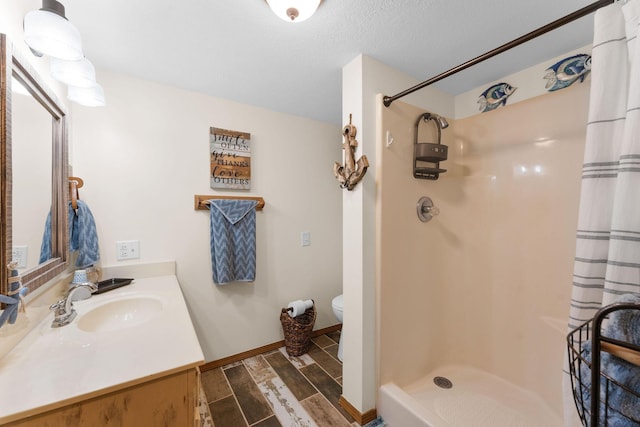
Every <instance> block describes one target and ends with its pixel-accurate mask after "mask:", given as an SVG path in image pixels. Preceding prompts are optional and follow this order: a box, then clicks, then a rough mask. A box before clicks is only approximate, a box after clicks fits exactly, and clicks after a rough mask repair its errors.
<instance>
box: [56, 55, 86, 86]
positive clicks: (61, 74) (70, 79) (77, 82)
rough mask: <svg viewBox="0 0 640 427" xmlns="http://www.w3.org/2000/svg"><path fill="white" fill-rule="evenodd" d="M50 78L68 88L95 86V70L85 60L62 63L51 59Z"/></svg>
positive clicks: (59, 60)
mask: <svg viewBox="0 0 640 427" xmlns="http://www.w3.org/2000/svg"><path fill="white" fill-rule="evenodd" d="M51 76H52V77H53V78H54V79H56V80H58V81H59V82H62V83H64V84H66V85H69V86H77V87H91V86H95V85H96V69H95V67H94V66H93V64H92V63H91V61H89V60H88V59H87V58H83V59H81V60H80V61H63V60H61V59H57V58H51Z"/></svg>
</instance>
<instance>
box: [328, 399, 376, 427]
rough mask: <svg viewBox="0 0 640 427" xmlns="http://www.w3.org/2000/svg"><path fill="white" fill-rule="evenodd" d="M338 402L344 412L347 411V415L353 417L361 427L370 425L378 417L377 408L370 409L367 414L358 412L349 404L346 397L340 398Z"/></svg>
mask: <svg viewBox="0 0 640 427" xmlns="http://www.w3.org/2000/svg"><path fill="white" fill-rule="evenodd" d="M338 402H339V403H340V406H342V407H343V408H344V410H345V411H347V413H348V414H349V415H351V416H352V417H353V419H354V420H356V422H357V423H358V424H360V425H361V426H363V425H365V424H367V423H370V422H371V421H373V420H375V419H376V418H377V417H378V413H377V411H376V408H373V409H369V410H368V411H367V412H365V413H362V412H360V411H358V410H357V409H356V407H355V406H353V405H352V404H351V403H349V401H348V400H347V399H345V398H344V396H340V399H339V400H338Z"/></svg>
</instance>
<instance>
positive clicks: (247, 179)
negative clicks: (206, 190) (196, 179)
mask: <svg viewBox="0 0 640 427" xmlns="http://www.w3.org/2000/svg"><path fill="white" fill-rule="evenodd" d="M250 140H251V134H249V133H246V132H237V131H233V130H226V129H219V128H214V127H212V128H210V129H209V145H210V147H209V154H210V158H211V188H233V189H236V190H249V189H251V141H250Z"/></svg>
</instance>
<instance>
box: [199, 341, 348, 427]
mask: <svg viewBox="0 0 640 427" xmlns="http://www.w3.org/2000/svg"><path fill="white" fill-rule="evenodd" d="M339 339H340V331H336V332H331V333H329V334H326V335H320V336H318V337H316V338H313V344H312V346H311V349H310V350H309V352H308V353H307V354H304V355H302V356H300V357H291V356H289V355H288V354H287V352H286V350H285V348H284V347H282V348H280V349H279V350H274V351H271V352H267V353H264V354H261V355H258V356H255V357H251V358H248V359H244V360H242V361H241V362H236V363H232V364H229V365H227V366H223V367H222V368H217V369H213V370H209V371H206V372H203V373H202V374H201V380H202V388H203V390H204V393H205V395H206V398H207V401H208V403H209V409H210V411H211V417H212V418H213V423H214V424H215V426H216V427H248V426H251V427H278V426H282V427H289V426H295V427H354V426H359V424H358V423H356V422H355V421H354V420H353V418H352V417H351V416H350V415H349V414H348V413H347V412H345V410H344V409H343V408H342V407H341V406H340V404H339V403H338V399H339V398H340V394H341V393H342V363H340V361H339V360H338V341H339Z"/></svg>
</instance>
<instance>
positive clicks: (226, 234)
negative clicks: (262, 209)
mask: <svg viewBox="0 0 640 427" xmlns="http://www.w3.org/2000/svg"><path fill="white" fill-rule="evenodd" d="M256 204H257V202H256V201H255V200H235V199H224V200H209V211H210V214H211V227H210V235H211V268H212V270H213V282H214V283H216V284H218V285H223V284H226V283H230V282H233V281H239V282H253V281H254V280H255V278H256V209H255V207H256Z"/></svg>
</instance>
